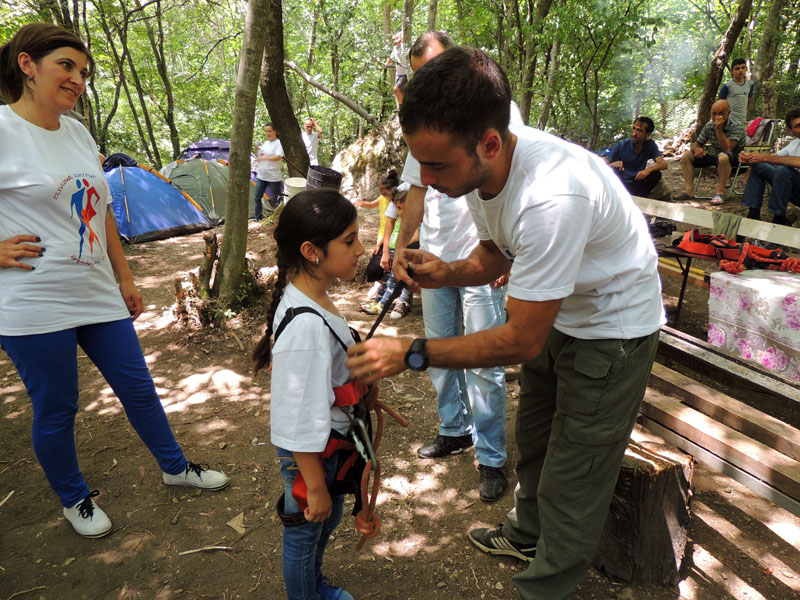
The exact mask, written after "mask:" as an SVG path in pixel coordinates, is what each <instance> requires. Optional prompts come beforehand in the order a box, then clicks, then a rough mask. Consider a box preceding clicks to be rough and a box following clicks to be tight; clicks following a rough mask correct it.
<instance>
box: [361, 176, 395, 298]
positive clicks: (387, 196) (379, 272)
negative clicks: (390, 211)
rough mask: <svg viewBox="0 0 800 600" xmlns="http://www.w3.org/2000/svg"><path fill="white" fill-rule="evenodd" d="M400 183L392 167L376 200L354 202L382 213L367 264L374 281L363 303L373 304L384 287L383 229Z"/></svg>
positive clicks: (370, 277)
mask: <svg viewBox="0 0 800 600" xmlns="http://www.w3.org/2000/svg"><path fill="white" fill-rule="evenodd" d="M399 185H400V177H399V176H398V175H397V170H396V169H394V168H391V169H389V170H388V171H386V174H385V175H384V176H383V177H381V180H380V182H378V189H379V190H380V193H381V195H380V196H378V197H377V198H376V199H375V200H370V201H369V202H367V201H364V200H356V201H355V202H354V203H353V204H355V205H356V206H357V207H359V208H365V209H373V208H376V207H377V209H378V213H379V215H380V225H379V226H378V239H377V241H376V242H375V247H374V248H373V249H372V258H370V260H369V264H368V265H367V281H372V282H374V283H373V285H372V287H371V288H370V290H369V292H368V293H367V302H366V303H362V305H365V304H371V303H372V302H374V301H375V298H377V297H378V293H379V292H382V290H383V289H384V288H383V281H384V275H386V272H385V271H384V270H383V268H382V267H381V256H383V231H384V227H385V226H386V208H387V207H388V206H389V204H390V203H391V201H392V198H394V194H395V192H396V190H397V188H398V186H399Z"/></svg>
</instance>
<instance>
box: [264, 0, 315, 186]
mask: <svg viewBox="0 0 800 600" xmlns="http://www.w3.org/2000/svg"><path fill="white" fill-rule="evenodd" d="M267 14H268V16H267V23H266V31H267V34H266V36H267V37H266V44H265V46H264V58H263V62H262V65H261V95H262V96H263V97H264V104H265V105H266V106H267V111H268V112H269V116H270V120H271V121H272V123H273V124H274V125H275V129H277V130H278V132H279V134H280V138H281V145H282V146H283V153H284V156H285V157H286V162H287V163H288V164H289V165H290V166H289V173H290V174H291V176H292V177H297V176H298V175H299V176H300V177H305V176H306V173H307V172H308V165H309V158H308V152H306V147H305V144H303V138H301V137H300V130H301V127H300V124H299V123H298V122H297V117H295V115H294V109H293V108H292V103H291V102H290V101H289V92H288V90H287V89H286V80H285V78H284V71H283V19H282V15H283V3H282V0H268V1H267ZM292 165H294V167H292ZM298 169H299V170H300V172H298Z"/></svg>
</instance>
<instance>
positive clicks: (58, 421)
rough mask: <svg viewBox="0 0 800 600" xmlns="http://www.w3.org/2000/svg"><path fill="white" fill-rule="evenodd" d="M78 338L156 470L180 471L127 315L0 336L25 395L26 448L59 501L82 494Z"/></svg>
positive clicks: (179, 457) (69, 502)
mask: <svg viewBox="0 0 800 600" xmlns="http://www.w3.org/2000/svg"><path fill="white" fill-rule="evenodd" d="M78 345H80V347H81V348H83V351H84V352H86V354H87V356H88V357H89V358H90V359H91V360H92V362H93V363H94V364H95V365H97V368H98V369H99V370H100V373H102V375H103V377H105V379H106V381H107V382H108V383H109V385H110V386H111V389H113V390H114V393H115V394H116V395H117V397H118V398H119V400H120V402H122V406H123V408H124V409H125V413H126V415H127V416H128V420H129V421H130V423H131V425H133V428H134V429H135V430H136V433H138V434H139V437H140V438H142V441H143V442H144V443H145V445H146V446H147V448H148V449H149V450H150V452H152V453H153V456H155V457H156V460H157V461H158V465H159V467H161V470H162V471H165V472H166V473H169V474H172V475H175V474H177V473H181V472H182V471H183V470H184V469H185V468H186V464H187V463H186V458H185V457H184V456H183V451H182V450H181V448H180V446H179V445H178V442H177V441H175V436H174V435H173V434H172V429H171V428H170V426H169V422H168V421H167V415H166V414H165V413H164V408H163V407H162V406H161V400H160V399H159V397H158V393H157V392H156V388H155V384H154V383H153V378H152V377H151V376H150V372H149V371H148V369H147V364H146V363H145V360H144V356H143V354H142V349H141V347H140V346H139V339H138V338H137V337H136V331H135V330H134V328H133V323H132V322H131V320H130V319H122V320H120V321H111V322H108V323H97V324H93V325H84V326H81V327H75V328H72V329H65V330H63V331H55V332H53V333H42V334H38V335H23V336H0V347H2V348H3V350H5V351H6V353H7V354H8V356H9V357H10V358H11V360H12V362H13V363H14V366H15V367H16V368H17V371H18V372H19V375H20V377H21V378H22V382H23V383H24V384H25V387H26V388H27V390H28V394H30V397H31V403H32V404H33V432H32V436H33V450H34V452H36V458H38V459H39V464H41V465H42V469H43V470H44V473H45V476H46V477H47V480H48V481H49V482H50V486H51V487H52V488H53V491H54V492H55V493H56V494H57V495H58V497H59V498H60V500H61V504H63V505H64V506H74V505H75V504H77V503H78V502H80V501H81V500H82V499H83V498H85V497H86V496H87V495H88V494H89V486H88V485H87V484H86V481H84V479H83V475H82V474H81V472H80V469H79V468H78V456H77V453H76V450H75V431H74V430H75V415H76V414H77V412H78V358H77V346H78Z"/></svg>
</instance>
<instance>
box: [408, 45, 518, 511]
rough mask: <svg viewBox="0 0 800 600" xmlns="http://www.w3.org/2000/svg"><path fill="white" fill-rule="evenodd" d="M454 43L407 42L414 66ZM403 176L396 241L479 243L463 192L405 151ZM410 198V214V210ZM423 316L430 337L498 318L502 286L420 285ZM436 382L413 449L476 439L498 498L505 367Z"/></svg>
mask: <svg viewBox="0 0 800 600" xmlns="http://www.w3.org/2000/svg"><path fill="white" fill-rule="evenodd" d="M452 45H453V42H452V40H451V39H450V37H449V36H448V35H447V34H446V33H444V32H443V31H429V32H427V33H424V34H422V35H421V36H420V37H419V38H418V39H417V41H416V42H414V44H413V46H412V47H411V69H412V70H413V71H415V70H417V69H419V68H420V67H421V66H422V65H424V64H425V63H426V62H428V61H429V60H430V59H432V58H433V57H435V56H438V55H439V54H441V53H442V52H444V50H445V49H446V48H449V47H451V46H452ZM403 181H405V182H407V183H409V184H411V188H410V190H409V194H408V198H407V199H406V213H405V215H404V217H403V226H402V229H401V231H400V235H399V236H398V240H397V246H396V248H397V249H398V250H399V249H402V248H405V247H406V246H407V245H408V244H407V241H408V240H409V239H410V238H411V236H412V235H413V234H414V232H415V231H416V229H417V227H419V228H420V248H422V249H423V250H427V251H428V252H431V253H433V254H435V255H437V256H438V257H439V258H441V259H442V260H447V261H450V260H459V259H462V258H466V257H467V256H469V254H470V252H472V250H473V248H475V246H476V245H477V243H478V232H477V230H476V229H475V223H474V222H473V221H472V216H471V215H470V213H469V207H468V206H467V199H466V197H464V196H461V197H459V198H449V197H447V196H446V195H444V194H442V193H440V192H437V191H436V190H435V189H434V188H432V187H427V188H426V187H425V186H423V185H422V182H421V181H420V168H419V162H417V160H416V159H415V158H414V157H413V156H412V155H411V154H409V155H408V157H407V158H406V165H405V169H404V170H403ZM410 203H413V204H414V211H413V216H411V214H410V213H409V211H408V206H409V204H410ZM420 296H421V298H422V318H423V320H424V321H425V335H426V336H427V337H429V338H442V337H453V336H457V335H462V333H463V334H470V333H473V332H475V331H481V330H483V329H489V328H491V327H497V326H499V325H502V324H503V322H504V321H505V311H504V305H505V289H504V287H502V286H501V287H493V286H491V285H488V284H487V285H478V286H465V287H455V286H445V287H442V288H440V289H438V290H426V289H423V290H422V291H421V292H420ZM429 374H430V377H431V383H432V384H433V387H434V388H435V389H436V401H437V408H438V410H439V418H440V423H439V431H438V435H437V436H436V439H435V440H434V441H433V442H431V443H429V444H425V445H424V446H422V447H421V448H419V449H418V450H417V454H418V455H419V456H420V457H421V458H434V459H435V458H443V457H445V456H449V455H451V454H459V453H461V452H462V451H463V450H464V449H465V448H469V447H470V446H472V445H473V444H474V445H475V458H476V459H477V461H478V470H479V471H480V475H479V480H478V495H479V497H480V499H481V500H483V501H484V502H494V501H496V500H498V499H499V498H500V496H501V495H502V494H503V492H504V491H505V489H506V487H507V486H508V480H507V478H506V474H505V472H504V469H503V467H504V465H505V463H506V460H507V458H508V453H507V451H506V419H505V416H506V411H505V400H506V383H505V369H504V368H503V367H493V368H490V369H435V368H434V369H430V371H429Z"/></svg>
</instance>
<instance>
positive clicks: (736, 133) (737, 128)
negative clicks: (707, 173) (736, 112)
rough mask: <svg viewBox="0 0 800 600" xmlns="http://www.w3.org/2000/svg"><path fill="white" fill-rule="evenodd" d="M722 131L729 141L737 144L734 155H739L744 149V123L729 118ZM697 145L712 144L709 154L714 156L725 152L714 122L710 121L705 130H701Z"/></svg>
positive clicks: (704, 126) (704, 127)
mask: <svg viewBox="0 0 800 600" xmlns="http://www.w3.org/2000/svg"><path fill="white" fill-rule="evenodd" d="M722 131H724V132H725V135H727V136H728V139H730V140H733V141H735V142H736V143H737V145H736V148H734V149H733V153H734V154H737V155H738V154H739V152H740V151H741V149H742V144H744V137H745V135H744V123H742V122H741V121H739V120H738V119H734V118H733V117H732V116H729V117H728V121H727V122H726V123H725V125H724V126H723V127H722ZM697 143H698V144H700V145H701V146H702V145H703V144H706V143H709V144H711V149H710V151H709V154H713V155H714V156H716V155H717V154H719V153H720V152H722V151H723V150H722V146H721V145H720V143H719V140H718V139H717V130H716V129H715V128H714V122H713V121H709V122H708V123H706V124H705V125H703V129H701V130H700V135H698V136H697Z"/></svg>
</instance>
